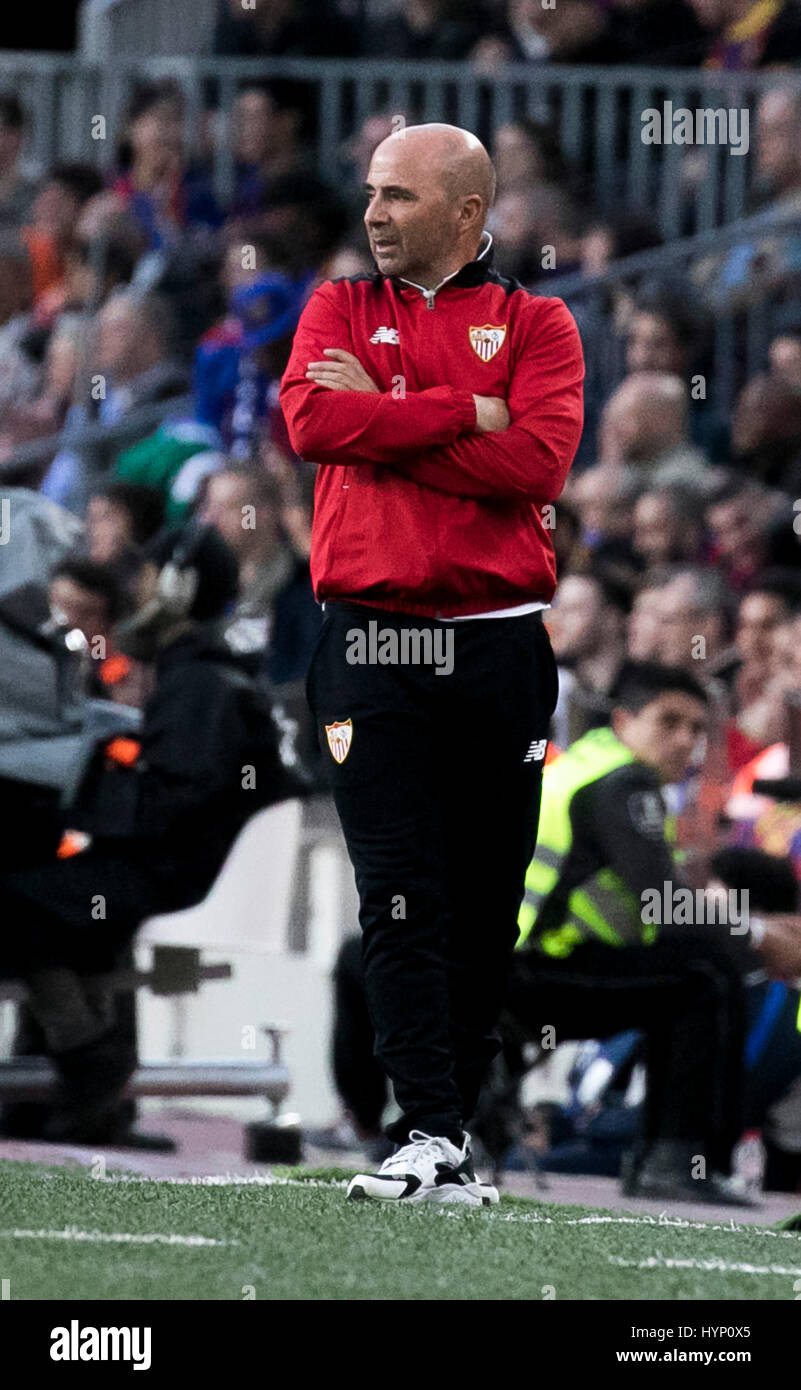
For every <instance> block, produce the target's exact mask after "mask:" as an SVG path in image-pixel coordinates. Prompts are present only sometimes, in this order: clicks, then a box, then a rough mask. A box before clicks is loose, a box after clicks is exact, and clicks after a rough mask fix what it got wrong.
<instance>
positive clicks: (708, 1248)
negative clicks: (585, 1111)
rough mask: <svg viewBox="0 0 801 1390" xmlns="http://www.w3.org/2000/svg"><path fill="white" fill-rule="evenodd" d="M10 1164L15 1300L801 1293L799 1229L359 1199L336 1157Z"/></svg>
mask: <svg viewBox="0 0 801 1390" xmlns="http://www.w3.org/2000/svg"><path fill="white" fill-rule="evenodd" d="M91 1173H92V1170H91V1169H78V1168H74V1169H64V1168H44V1167H41V1166H38V1165H35V1164H18V1163H10V1162H0V1279H2V1280H3V1281H7V1282H6V1283H5V1291H4V1296H5V1297H10V1298H11V1299H12V1300H13V1299H21V1300H27V1299H53V1300H58V1299H91V1300H95V1299H100V1300H105V1299H110V1300H114V1299H144V1300H148V1299H159V1300H161V1299H193V1300H209V1299H212V1300H217V1299H228V1300H230V1299H233V1300H242V1299H258V1300H268V1299H269V1300H293V1299H312V1300H326V1301H327V1300H354V1299H386V1300H391V1301H396V1300H398V1299H401V1300H414V1299H425V1300H432V1299H434V1300H437V1299H442V1300H451V1299H458V1300H471V1299H482V1300H483V1299H504V1300H505V1299H525V1300H547V1299H554V1298H555V1299H598V1300H624V1299H625V1300H629V1299H635V1300H648V1299H663V1298H665V1299H675V1300H679V1299H700V1298H708V1299H715V1300H718V1299H720V1300H724V1299H725V1300H728V1299H751V1300H753V1299H768V1300H788V1299H789V1300H794V1299H798V1297H799V1295H800V1294H801V1232H799V1233H787V1232H784V1231H777V1230H774V1229H771V1228H770V1227H753V1226H752V1227H745V1226H737V1224H736V1222H732V1223H728V1224H714V1223H700V1222H681V1221H680V1220H679V1219H678V1218H674V1217H670V1218H667V1219H663V1220H661V1221H660V1220H656V1219H654V1220H652V1219H650V1218H647V1217H643V1216H638V1215H636V1214H634V1213H625V1212H598V1211H591V1210H589V1209H587V1208H583V1207H567V1206H554V1205H552V1204H549V1203H545V1202H535V1201H528V1200H524V1199H522V1198H514V1197H504V1198H502V1200H501V1203H500V1205H499V1206H496V1207H493V1208H485V1209H481V1210H477V1209H464V1208H455V1207H450V1206H446V1207H433V1206H430V1205H421V1206H401V1207H399V1208H395V1207H389V1206H384V1205H382V1206H379V1205H377V1204H372V1203H367V1202H360V1203H356V1202H346V1200H345V1193H344V1186H343V1182H342V1179H343V1177H344V1176H345V1175H344V1174H343V1173H342V1172H339V1171H337V1170H325V1171H318V1172H317V1173H316V1174H311V1173H309V1172H308V1171H307V1170H306V1171H304V1172H302V1173H301V1172H300V1171H297V1172H295V1171H291V1170H275V1173H274V1175H275V1176H276V1177H279V1176H280V1178H281V1179H282V1180H281V1181H277V1182H275V1183H272V1184H265V1183H262V1184H258V1185H257V1184H254V1183H251V1182H241V1183H235V1184H233V1185H224V1186H223V1185H206V1184H203V1183H201V1182H197V1183H183V1184H180V1183H175V1182H169V1181H159V1182H155V1181H150V1180H125V1179H124V1178H122V1179H121V1178H120V1175H118V1174H114V1173H109V1174H108V1175H107V1176H106V1177H105V1178H101V1177H97V1176H94V1177H93V1176H92V1175H91Z"/></svg>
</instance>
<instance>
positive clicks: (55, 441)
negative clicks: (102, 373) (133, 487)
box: [0, 396, 202, 492]
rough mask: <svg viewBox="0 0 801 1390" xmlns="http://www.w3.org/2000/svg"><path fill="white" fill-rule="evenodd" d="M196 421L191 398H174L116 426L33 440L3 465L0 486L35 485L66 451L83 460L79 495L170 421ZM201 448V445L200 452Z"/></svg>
mask: <svg viewBox="0 0 801 1390" xmlns="http://www.w3.org/2000/svg"><path fill="white" fill-rule="evenodd" d="M193 418H194V405H193V402H192V398H191V396H173V397H171V398H170V399H169V400H166V401H157V402H154V403H153V404H152V405H142V406H139V407H138V409H136V410H132V411H131V413H130V415H128V416H127V417H126V418H125V419H124V420H120V421H118V422H117V423H116V424H114V425H108V424H98V423H96V422H92V423H87V424H83V425H80V426H77V427H75V426H71V425H68V426H66V427H65V428H64V429H62V430H60V431H59V433H58V434H50V435H47V436H46V437H45V438H42V439H32V440H29V441H28V442H26V443H25V444H19V445H17V447H16V449H14V451H13V453H12V454H10V455H9V457H8V458H7V459H4V460H3V462H2V463H0V485H2V484H3V483H4V482H5V483H6V484H7V485H8V484H9V483H10V482H12V481H13V482H17V481H18V480H19V479H25V478H26V477H28V476H29V477H30V478H31V480H32V481H33V482H34V484H35V480H36V477H37V475H39V476H41V475H42V474H43V473H44V472H45V471H46V469H47V467H48V465H49V464H50V463H51V462H52V461H53V459H54V458H55V457H56V455H57V454H58V453H60V452H61V451H62V450H65V451H67V450H68V451H69V452H70V453H72V454H75V455H76V456H77V458H78V460H79V468H80V475H81V476H80V482H79V484H78V487H79V491H81V492H85V490H86V488H88V487H90V486H91V484H92V483H93V482H94V481H96V480H97V479H99V478H101V477H102V476H103V474H104V473H106V472H108V470H109V469H110V468H111V466H112V464H113V462H114V459H115V457H116V455H117V454H118V453H119V452H120V451H121V450H123V449H126V448H128V446H129V445H132V444H136V443H138V442H139V440H141V439H146V438H147V436H148V435H150V434H152V433H153V432H154V431H155V430H157V429H158V427H159V425H162V424H163V423H164V422H165V421H166V420H186V419H190V420H191V419H193ZM201 447H202V446H201V445H198V452H200V449H201Z"/></svg>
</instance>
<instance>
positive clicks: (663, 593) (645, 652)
mask: <svg viewBox="0 0 801 1390" xmlns="http://www.w3.org/2000/svg"><path fill="white" fill-rule="evenodd" d="M666 601H667V579H666V576H665V575H664V574H662V575H657V574H653V575H652V577H651V578H650V580H647V581H646V582H645V584H644V585H643V586H642V588H640V589H639V590H638V592H637V593H636V595H635V597H634V601H633V603H632V606H631V613H630V614H629V621H628V630H627V635H626V655H627V656H629V657H631V659H632V661H658V660H659V659H660V652H661V645H662V643H661V639H662V618H663V615H664V613H665V610H666Z"/></svg>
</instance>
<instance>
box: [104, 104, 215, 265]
mask: <svg viewBox="0 0 801 1390" xmlns="http://www.w3.org/2000/svg"><path fill="white" fill-rule="evenodd" d="M183 127H184V111H183V95H182V93H181V89H180V87H177V86H176V85H175V84H173V83H170V82H153V83H149V84H147V85H146V86H144V87H141V88H140V89H139V90H138V91H137V92H136V93H135V95H134V97H133V98H132V100H131V103H130V105H129V107H128V111H127V113H126V117H125V122H124V134H123V138H122V142H121V145H120V151H119V154H120V166H121V173H120V175H119V177H118V178H117V179H116V181H115V182H114V185H113V192H114V193H115V195H116V197H117V198H118V199H119V201H120V203H121V204H122V206H123V207H124V208H126V209H127V210H128V211H129V212H130V213H131V215H132V216H133V217H134V218H135V219H136V221H137V222H138V223H139V224H140V226H141V228H142V230H143V232H144V234H145V236H146V238H147V243H148V246H149V247H150V248H151V249H152V250H159V249H161V248H162V247H164V246H167V245H169V244H171V243H174V242H175V241H176V239H177V238H178V237H179V236H180V234H181V232H182V231H183V230H184V229H185V228H192V227H200V228H207V229H208V228H216V227H219V226H220V224H221V222H222V213H221V212H220V209H219V207H218V206H217V202H216V199H215V197H214V192H213V190H212V186H211V182H210V180H209V177H208V175H207V174H206V173H205V172H204V171H203V170H202V169H200V168H193V167H191V166H190V165H189V163H188V159H187V156H186V153H185V150H184V132H183Z"/></svg>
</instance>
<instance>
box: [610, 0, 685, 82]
mask: <svg viewBox="0 0 801 1390" xmlns="http://www.w3.org/2000/svg"><path fill="white" fill-rule="evenodd" d="M614 9H615V11H616V16H617V20H618V33H619V42H620V44H621V47H622V49H623V50H624V52H625V61H626V62H627V63H642V64H647V65H648V66H649V67H684V66H686V65H693V66H694V65H695V64H696V63H698V62H699V60H700V58H701V56H702V54H703V52H704V49H705V47H706V36H705V34H704V31H703V29H702V28H701V25H700V24H699V22H698V19H697V17H696V15H695V13H694V11H693V7H692V0H614Z"/></svg>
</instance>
